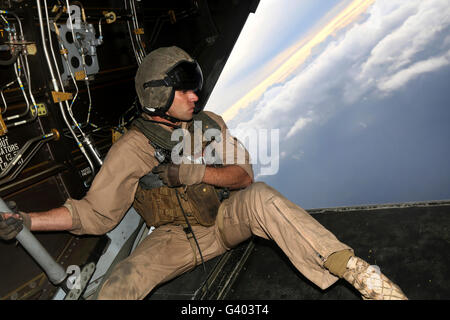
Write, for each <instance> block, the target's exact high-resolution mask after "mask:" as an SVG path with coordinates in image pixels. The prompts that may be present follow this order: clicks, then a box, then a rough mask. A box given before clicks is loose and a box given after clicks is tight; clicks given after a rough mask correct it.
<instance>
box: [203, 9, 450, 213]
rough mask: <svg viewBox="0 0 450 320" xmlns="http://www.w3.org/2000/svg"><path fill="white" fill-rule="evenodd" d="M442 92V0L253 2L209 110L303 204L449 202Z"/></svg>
mask: <svg viewBox="0 0 450 320" xmlns="http://www.w3.org/2000/svg"><path fill="white" fill-rule="evenodd" d="M449 89H450V5H449V2H448V0H427V1H423V0H408V1H404V0H342V1H338V0H334V1H332V0H321V1H312V0H302V1H300V0H296V1H294V0H261V1H260V3H259V6H258V8H257V10H256V12H255V13H254V14H251V15H250V16H249V18H248V20H247V23H246V24H245V26H244V28H243V30H242V32H241V35H240V37H239V39H238V40H237V42H236V44H235V46H234V48H233V51H232V53H231V55H230V58H229V59H228V61H227V64H226V66H225V68H224V70H223V71H222V74H221V76H220V78H219V80H218V83H217V85H216V87H215V88H214V91H213V92H212V94H211V96H210V98H209V100H208V103H207V104H206V107H205V110H210V111H213V112H216V113H218V114H220V115H221V116H222V117H223V118H224V120H225V121H226V123H227V125H228V127H229V129H230V130H231V133H232V134H234V135H235V136H236V137H237V138H238V139H240V140H241V142H242V143H243V144H244V145H246V146H247V147H248V149H249V151H250V154H251V156H252V159H253V160H254V162H255V163H254V171H255V177H256V180H257V181H264V182H266V183H267V184H269V185H271V186H273V187H274V188H276V189H277V190H279V191H280V192H281V193H282V194H284V195H285V196H286V197H287V198H288V199H290V200H291V201H293V202H294V203H297V204H299V205H300V206H302V207H304V208H307V209H308V208H324V207H337V206H351V205H364V204H381V203H399V202H416V201H431V200H448V199H450V146H449V145H450V143H449V138H450V90H449ZM255 130H257V132H263V131H264V130H265V131H266V132H267V135H266V136H269V137H272V138H274V139H275V140H277V144H274V143H273V141H275V140H272V141H270V139H264V138H265V136H264V135H263V136H258V139H259V140H258V148H257V149H258V150H256V149H254V148H251V147H250V145H249V143H250V142H249V140H248V139H247V138H246V137H248V136H250V134H249V132H254V131H255ZM272 134H273V135H272ZM265 142H267V143H265ZM264 154H265V155H270V156H271V159H274V161H273V163H271V164H270V166H271V169H272V170H264V168H266V169H267V168H268V164H267V162H265V163H262V162H261V161H262V159H263V157H262V156H261V155H264ZM276 159H278V162H277V161H275V160H276ZM276 162H277V163H276Z"/></svg>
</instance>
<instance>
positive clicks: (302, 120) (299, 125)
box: [286, 118, 312, 138]
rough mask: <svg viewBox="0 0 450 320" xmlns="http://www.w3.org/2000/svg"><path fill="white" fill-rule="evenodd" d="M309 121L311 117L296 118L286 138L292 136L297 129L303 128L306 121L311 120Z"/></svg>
mask: <svg viewBox="0 0 450 320" xmlns="http://www.w3.org/2000/svg"><path fill="white" fill-rule="evenodd" d="M311 121H312V119H311V118H300V119H298V120H297V122H295V123H294V125H293V126H292V128H291V129H290V130H289V132H288V134H287V136H286V138H290V137H292V136H293V135H294V134H296V133H297V132H298V131H300V130H301V129H303V128H304V127H305V126H306V125H307V124H308V122H311Z"/></svg>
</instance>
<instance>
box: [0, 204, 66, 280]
mask: <svg viewBox="0 0 450 320" xmlns="http://www.w3.org/2000/svg"><path fill="white" fill-rule="evenodd" d="M0 211H1V212H12V210H11V209H10V208H9V207H8V205H7V204H6V203H5V202H4V201H3V199H2V198H0ZM16 239H17V240H18V241H19V242H20V244H21V245H22V246H23V247H24V248H25V250H26V251H27V252H28V253H29V254H30V255H31V256H32V257H33V259H34V260H36V262H37V263H38V264H39V266H40V267H41V268H42V269H43V270H44V272H45V273H46V274H47V277H48V278H49V280H50V281H51V282H52V283H53V284H54V285H58V284H60V283H62V282H63V281H64V279H66V277H67V274H66V271H65V270H64V268H63V267H62V266H61V265H60V264H59V263H58V262H56V261H55V259H53V257H52V256H51V255H50V254H49V253H48V251H47V250H46V249H45V248H44V247H43V246H42V244H41V243H40V242H39V241H38V240H37V239H36V237H35V236H34V235H33V234H32V233H31V232H30V230H28V229H27V227H25V226H23V228H22V231H20V232H19V234H18V235H17V236H16Z"/></svg>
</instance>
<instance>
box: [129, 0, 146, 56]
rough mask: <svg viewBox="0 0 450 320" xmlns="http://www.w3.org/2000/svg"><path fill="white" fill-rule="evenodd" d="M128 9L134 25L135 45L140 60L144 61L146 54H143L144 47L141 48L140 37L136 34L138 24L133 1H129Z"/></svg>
mask: <svg viewBox="0 0 450 320" xmlns="http://www.w3.org/2000/svg"><path fill="white" fill-rule="evenodd" d="M130 7H131V11H132V17H133V18H132V21H133V24H134V30H135V31H136V32H135V35H136V42H137V45H138V47H139V53H140V55H141V59H144V57H145V55H146V54H145V50H144V47H143V46H142V39H141V35H140V34H139V33H138V32H137V31H138V30H139V22H138V19H137V13H136V6H135V3H134V0H130Z"/></svg>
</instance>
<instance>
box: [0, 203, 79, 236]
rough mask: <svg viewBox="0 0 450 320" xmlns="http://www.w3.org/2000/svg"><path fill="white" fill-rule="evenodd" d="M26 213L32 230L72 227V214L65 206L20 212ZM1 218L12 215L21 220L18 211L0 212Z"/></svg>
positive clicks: (54, 229)
mask: <svg viewBox="0 0 450 320" xmlns="http://www.w3.org/2000/svg"><path fill="white" fill-rule="evenodd" d="M22 215H27V217H28V219H29V220H28V221H29V223H31V230H32V231H63V230H70V229H72V216H71V215H70V212H69V210H68V209H67V208H66V207H59V208H55V209H51V210H48V211H42V212H28V213H25V212H24V213H22ZM2 217H3V219H5V220H6V219H8V218H10V217H13V218H14V219H18V220H22V217H21V215H19V214H18V213H2Z"/></svg>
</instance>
